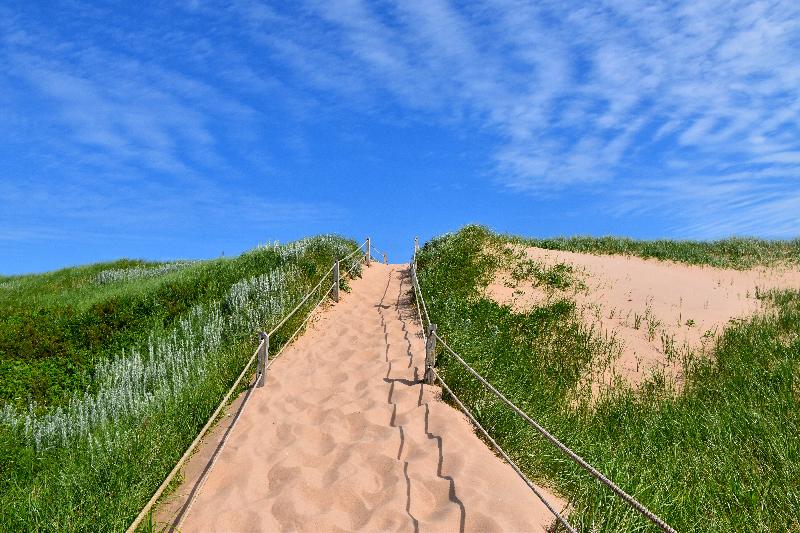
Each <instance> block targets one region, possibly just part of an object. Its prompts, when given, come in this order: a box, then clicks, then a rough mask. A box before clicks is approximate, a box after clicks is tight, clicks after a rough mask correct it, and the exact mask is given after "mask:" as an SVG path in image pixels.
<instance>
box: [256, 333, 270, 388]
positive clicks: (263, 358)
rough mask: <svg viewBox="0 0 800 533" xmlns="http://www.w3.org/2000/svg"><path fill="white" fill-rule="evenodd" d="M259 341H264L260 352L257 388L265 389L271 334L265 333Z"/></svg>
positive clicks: (261, 334) (260, 334)
mask: <svg viewBox="0 0 800 533" xmlns="http://www.w3.org/2000/svg"><path fill="white" fill-rule="evenodd" d="M258 338H259V340H262V341H264V343H263V344H262V345H261V348H259V350H258V381H257V382H256V387H263V386H264V382H265V381H266V380H267V359H268V358H269V334H268V333H264V332H263V331H262V332H260V333H259V334H258Z"/></svg>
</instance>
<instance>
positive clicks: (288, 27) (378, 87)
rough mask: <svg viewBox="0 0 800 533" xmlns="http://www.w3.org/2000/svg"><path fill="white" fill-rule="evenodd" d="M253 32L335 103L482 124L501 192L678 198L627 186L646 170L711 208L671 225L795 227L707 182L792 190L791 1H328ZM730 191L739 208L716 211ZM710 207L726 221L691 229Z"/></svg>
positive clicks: (664, 201) (797, 17)
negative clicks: (379, 103) (590, 191)
mask: <svg viewBox="0 0 800 533" xmlns="http://www.w3.org/2000/svg"><path fill="white" fill-rule="evenodd" d="M298 12H299V13H300V14H301V15H302V16H301V17H300V19H301V20H302V23H301V24H300V25H298V22H297V20H298ZM269 25H270V26H269V29H266V28H265V27H259V28H258V29H256V30H254V34H255V38H256V39H257V40H259V41H260V42H261V43H262V44H266V45H267V47H268V48H270V47H271V49H272V50H275V51H277V52H280V53H285V54H286V55H287V56H288V60H289V62H290V64H292V65H293V66H294V68H295V69H296V72H297V73H299V76H300V78H302V82H303V83H307V84H309V85H311V86H312V87H314V86H317V87H319V88H320V89H322V90H324V91H325V92H329V91H335V92H338V93H339V94H342V95H345V96H346V98H347V102H348V104H349V105H356V106H358V105H361V107H362V109H364V110H365V112H370V111H373V110H374V109H373V106H374V98H375V95H389V96H390V97H391V98H393V99H394V100H395V102H399V103H400V104H402V105H404V106H407V107H409V108H411V109H415V110H416V111H417V112H419V113H422V115H420V116H421V117H425V118H423V120H430V119H434V120H440V121H442V120H443V121H452V123H453V124H454V126H455V127H461V128H464V127H469V128H476V127H477V128H485V129H486V130H488V131H491V132H493V133H494V134H495V135H497V137H498V139H499V140H498V143H497V145H496V147H495V148H494V160H495V172H494V176H495V179H496V180H497V181H498V182H500V183H502V184H504V185H505V186H507V187H509V188H511V189H513V190H516V191H520V192H526V191H527V192H531V193H537V194H540V193H542V192H548V191H550V192H551V191H553V190H571V189H574V188H576V187H578V188H581V189H585V188H587V187H603V188H605V190H606V191H613V190H626V191H628V192H627V193H626V194H628V195H636V194H637V191H640V194H639V196H640V198H642V199H643V198H647V199H648V202H649V205H650V206H651V208H652V209H654V210H661V209H662V208H663V206H665V205H672V204H674V203H675V202H676V201H678V199H680V201H681V202H682V201H683V196H684V193H683V192H681V191H685V190H686V189H685V188H681V187H667V188H663V187H662V188H661V189H660V190H661V192H660V194H651V193H647V194H645V191H651V185H652V184H653V183H655V181H651V180H653V179H654V178H652V177H651V176H653V175H657V176H658V177H659V180H658V183H663V182H666V183H683V182H685V181H686V180H690V181H691V183H692V188H691V190H692V191H693V192H692V194H695V195H697V196H698V197H703V196H713V197H714V198H717V199H719V200H720V202H718V203H717V204H715V205H711V206H706V209H705V210H702V211H698V212H687V213H685V214H684V215H682V216H681V217H680V218H682V219H684V223H683V224H682V225H681V227H684V228H695V229H699V228H706V229H707V230H708V231H709V234H711V233H714V234H717V233H719V231H733V232H735V231H755V232H758V233H774V232H776V231H777V230H778V228H781V231H782V230H784V229H786V228H790V227H792V224H793V223H795V222H796V219H795V218H794V215H793V214H791V213H789V212H787V211H786V206H787V205H790V204H791V202H790V201H789V202H787V201H784V200H781V201H778V200H776V199H774V198H773V197H772V196H765V195H764V193H763V192H761V191H762V189H761V187H760V186H759V187H756V186H752V187H740V188H737V189H735V190H734V189H720V188H719V186H718V185H717V184H716V182H715V181H714V180H716V179H717V178H720V177H724V176H725V175H726V173H730V172H738V171H739V170H738V169H740V168H741V167H742V165H752V164H761V165H768V166H773V165H782V166H783V171H784V173H783V174H781V175H780V176H778V177H774V176H771V174H770V173H763V172H761V170H763V169H756V170H754V171H753V172H752V173H751V174H750V180H751V181H752V182H759V183H760V182H763V181H764V180H773V179H777V181H775V182H774V183H773V185H774V186H775V187H776V188H780V189H781V190H782V191H783V192H784V194H785V195H788V196H789V197H791V198H798V197H800V183H798V182H797V181H796V178H794V179H793V176H795V177H796V176H797V173H798V170H800V165H798V159H797V148H798V145H800V130H799V129H798V118H800V113H799V112H800V108H799V107H798V104H800V94H799V92H798V87H800V59H799V58H800V4H797V3H796V2H790V1H777V2H745V1H733V2H730V1H727V0H726V1H722V0H719V1H709V2H672V3H668V4H666V3H658V4H653V3H650V2H644V1H641V0H607V1H604V2H600V3H595V4H585V3H583V2H536V3H535V4H534V3H531V2H523V1H518V0H487V1H485V2H482V3H480V4H476V3H470V4H468V5H463V4H461V3H455V2H448V1H446V0H425V1H419V2H417V1H411V2H381V3H379V4H375V3H370V2H365V1H362V0H332V1H331V2H322V3H316V2H313V3H310V4H308V5H305V6H304V7H303V8H301V9H299V10H282V9H275V10H273V11H271V14H270V20H269ZM299 28H302V30H300V29H299ZM266 33H268V34H269V37H266V38H265V37H264V34H266ZM337 87H338V88H339V89H337ZM698 167H699V168H702V169H703V171H702V172H698V170H697V169H698ZM711 167H716V171H715V172H710V171H709V169H710V168H711ZM690 169H693V170H690ZM600 184H602V185H600ZM703 191H706V192H705V193H703ZM651 192H652V191H651ZM609 195H610V196H611V197H612V198H611V200H612V201H614V202H616V201H617V199H616V198H615V195H614V194H613V193H610V194H609ZM743 195H756V201H755V203H753V204H752V205H751V206H749V207H745V208H743V210H741V209H738V210H729V209H727V208H726V206H729V205H733V203H735V201H736V200H737V199H739V198H740V197H741V196H743ZM755 206H757V207H755ZM770 209H772V210H773V215H772V216H770V217H764V216H763V215H764V213H765V212H767V211H769V210H770ZM711 216H713V217H715V218H716V219H719V220H723V219H724V220H725V221H726V222H725V224H724V225H723V224H716V225H713V224H707V223H705V222H703V220H704V218H705V217H711ZM759 219H760V220H762V221H763V222H762V225H761V226H759V225H758V224H757V223H756V222H755V221H756V220H759ZM737 220H740V221H741V223H737ZM711 228H717V230H718V231H717V230H715V231H711ZM795 231H796V230H795Z"/></svg>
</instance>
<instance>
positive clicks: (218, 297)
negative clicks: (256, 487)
mask: <svg viewBox="0 0 800 533" xmlns="http://www.w3.org/2000/svg"><path fill="white" fill-rule="evenodd" d="M354 249H355V243H353V242H352V241H348V240H345V239H341V238H338V237H317V238H312V239H306V240H303V241H298V242H295V243H292V244H289V245H285V246H268V247H262V248H257V249H255V250H252V251H250V252H247V253H244V254H242V255H241V256H239V257H236V258H230V259H228V258H225V259H216V260H211V261H201V262H173V263H148V262H142V261H129V260H123V261H117V262H114V263H104V264H97V265H90V266H84V267H77V268H70V269H64V270H60V271H57V272H52V273H48V274H41V275H32V276H14V277H6V278H3V279H2V280H0V530H3V531H12V530H13V531H17V530H48V531H82V530H91V531H120V530H124V529H125V528H126V527H127V525H128V524H129V523H130V521H131V520H132V519H133V518H134V517H135V516H136V514H137V513H138V511H139V509H140V508H141V507H142V506H143V504H144V503H145V502H146V501H147V500H148V499H149V497H150V495H151V494H152V493H153V491H154V490H155V488H156V487H157V486H158V485H159V483H160V482H161V480H162V479H163V478H164V476H165V475H166V474H167V472H168V471H169V470H170V469H171V467H172V465H173V464H174V463H175V462H176V461H177V459H178V458H179V457H180V456H181V455H182V453H183V451H184V450H185V448H186V446H187V445H188V444H189V443H190V442H191V440H192V439H193V438H194V436H195V435H196V433H197V431H198V430H199V429H200V427H201V426H202V425H203V424H204V423H205V421H206V419H207V418H208V416H209V415H210V414H211V412H212V411H213V410H214V408H215V407H216V405H217V404H218V402H219V401H220V400H221V398H222V396H223V395H224V393H225V392H226V390H227V389H228V388H229V387H230V385H231V383H232V382H233V380H234V379H235V377H236V376H237V375H238V374H239V372H241V370H242V368H243V366H244V364H245V362H246V361H247V359H248V358H249V356H250V355H251V354H252V352H253V350H254V349H255V346H256V344H257V341H256V336H255V333H256V332H257V331H258V330H260V329H263V330H268V329H270V325H271V324H276V323H277V322H278V320H280V318H281V317H282V316H283V315H285V314H286V312H288V311H289V310H291V308H292V307H293V306H294V305H296V303H297V302H298V301H299V300H300V298H301V297H302V295H303V294H304V293H306V292H307V291H308V290H309V289H310V288H311V287H312V286H313V285H314V284H315V283H316V282H317V280H318V279H319V278H320V277H321V275H322V274H323V273H324V272H325V271H326V270H327V269H328V268H329V267H330V265H331V264H332V263H333V261H334V259H335V258H339V257H343V256H344V255H347V254H348V253H349V252H350V251H352V250H354ZM324 285H327V286H329V284H324ZM321 290H322V291H324V289H321ZM320 296H321V294H320ZM314 300H315V298H312V299H311V300H310V301H309V304H308V306H309V307H310V306H311V305H313V303H312V302H313V301H314ZM302 318H303V313H302V312H301V313H298V314H297V315H296V317H295V318H294V319H293V320H290V321H289V322H288V323H287V324H286V326H284V327H282V328H281V330H279V331H278V333H277V334H276V336H275V337H274V338H272V339H271V342H270V349H271V351H275V350H278V349H279V348H280V347H281V345H282V344H283V343H284V342H285V341H286V339H287V338H288V337H289V335H291V333H292V332H293V330H294V328H296V327H297V326H298V324H299V323H300V321H301V320H302Z"/></svg>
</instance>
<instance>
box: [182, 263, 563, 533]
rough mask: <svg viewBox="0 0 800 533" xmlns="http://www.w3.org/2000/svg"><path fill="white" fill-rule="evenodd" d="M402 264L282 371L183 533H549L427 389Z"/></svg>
mask: <svg viewBox="0 0 800 533" xmlns="http://www.w3.org/2000/svg"><path fill="white" fill-rule="evenodd" d="M405 268H406V267H405V266H404V265H393V266H392V265H390V266H384V265H378V264H373V266H372V267H370V268H367V269H365V271H364V277H363V279H359V280H355V281H353V282H352V287H353V292H352V293H351V294H345V295H343V298H342V301H341V302H340V303H338V304H336V305H335V306H332V307H331V308H329V309H327V310H326V311H324V312H323V313H321V314H320V316H319V317H318V319H317V320H316V322H315V323H314V324H313V325H312V326H311V327H310V329H309V331H307V332H306V333H305V334H304V335H302V336H301V337H300V339H299V340H298V341H297V342H296V343H295V344H294V345H293V346H291V347H289V348H288V349H287V351H286V352H285V354H284V355H283V356H282V357H281V358H280V359H278V360H277V361H276V362H275V363H274V364H273V366H272V368H271V369H270V373H269V376H268V379H267V384H266V386H265V387H264V388H262V389H256V391H255V393H254V395H253V397H252V398H251V400H250V402H249V404H248V405H247V408H246V410H245V411H244V413H243V415H242V417H241V419H240V420H239V423H238V424H237V425H236V426H235V428H234V429H233V431H232V432H231V434H230V437H229V440H228V443H227V445H226V447H225V448H224V450H223V452H222V453H221V454H220V456H219V459H218V460H217V462H216V465H215V466H214V468H213V470H212V471H211V473H210V475H209V477H208V479H207V481H206V483H205V484H204V485H203V487H202V488H201V489H200V490H199V492H198V493H197V496H196V499H195V500H194V503H193V504H192V506H191V507H190V508H189V511H188V512H187V513H186V517H185V519H184V522H183V524H182V526H181V530H182V531H277V530H282V531H353V530H362V531H395V530H403V531H459V530H460V531H543V530H545V529H546V527H547V526H548V525H549V524H550V523H551V522H552V515H550V514H549V513H548V511H547V510H546V508H545V507H544V505H543V504H542V503H541V502H540V501H539V500H538V499H537V498H536V497H535V496H534V495H533V494H532V493H531V491H530V490H529V489H528V487H527V486H526V485H525V484H524V483H523V482H522V481H521V480H520V479H519V478H518V477H517V475H516V474H515V473H514V471H513V470H512V469H511V468H510V467H509V466H508V465H506V464H505V463H504V462H502V461H501V460H500V459H498V458H497V457H496V456H494V455H493V454H492V453H491V452H490V451H489V449H488V448H487V447H486V446H485V445H484V443H483V442H481V441H480V440H479V439H478V438H477V437H476V436H475V434H474V433H473V431H472V427H471V426H470V424H469V423H468V421H467V420H466V419H465V418H464V417H463V416H462V415H461V414H460V413H459V412H457V411H455V410H453V409H452V408H451V407H449V406H448V405H447V404H445V403H443V402H441V401H440V400H438V399H437V398H438V388H434V387H428V386H425V387H423V385H422V384H421V382H420V378H421V377H422V374H423V368H424V346H423V342H422V338H421V336H420V335H419V324H418V322H417V321H416V320H415V318H414V315H413V311H412V308H411V307H410V306H409V303H408V294H409V289H410V281H409V279H408V277H407V272H406V270H405ZM198 455H199V456H203V454H202V453H201V454H198ZM207 455H208V454H206V456H207ZM184 492H186V491H184ZM544 492H545V493H547V494H548V495H549V497H550V501H551V502H552V503H553V504H554V505H556V507H557V508H559V509H561V508H563V507H564V503H563V502H562V501H560V500H559V499H558V498H556V497H554V496H553V495H552V494H550V493H549V492H547V491H546V490H545V491H544Z"/></svg>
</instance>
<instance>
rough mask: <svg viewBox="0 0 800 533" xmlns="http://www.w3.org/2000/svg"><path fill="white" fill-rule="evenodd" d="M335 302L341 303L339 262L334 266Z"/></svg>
mask: <svg viewBox="0 0 800 533" xmlns="http://www.w3.org/2000/svg"><path fill="white" fill-rule="evenodd" d="M333 301H334V302H338V301H339V261H336V262H335V263H334V264H333Z"/></svg>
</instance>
